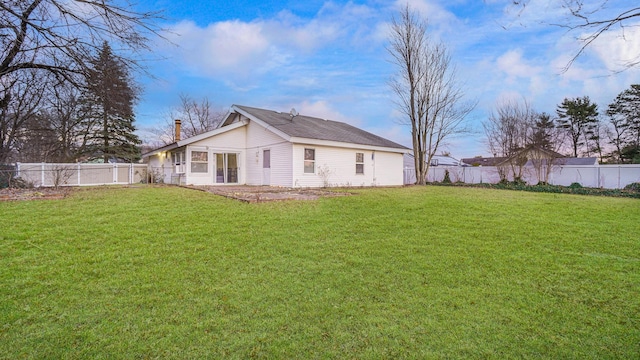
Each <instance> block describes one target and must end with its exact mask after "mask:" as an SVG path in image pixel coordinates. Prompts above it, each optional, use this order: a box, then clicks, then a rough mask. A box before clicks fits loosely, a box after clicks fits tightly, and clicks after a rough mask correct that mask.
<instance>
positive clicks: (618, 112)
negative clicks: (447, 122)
mask: <svg viewBox="0 0 640 360" xmlns="http://www.w3.org/2000/svg"><path fill="white" fill-rule="evenodd" d="M483 127H484V132H485V136H486V142H487V146H488V148H489V150H490V151H491V153H492V154H493V155H494V156H498V157H510V156H513V155H514V154H516V153H518V152H519V151H521V150H522V149H524V148H526V147H528V146H537V147H539V148H542V149H546V150H551V151H554V152H558V153H561V154H564V155H566V156H572V157H579V156H586V157H598V158H599V160H600V161H601V162H606V163H617V164H628V163H635V164H638V163H640V85H631V86H630V88H629V89H627V90H624V91H623V92H621V93H620V94H619V95H618V96H617V97H616V98H615V99H614V100H613V102H612V103H611V104H609V105H608V107H607V109H606V110H605V111H604V112H600V111H599V110H598V106H597V104H595V103H593V102H592V101H591V99H589V97H588V96H584V97H577V98H565V99H564V100H563V101H562V103H560V104H559V105H558V106H557V108H556V110H555V116H554V115H551V114H548V113H544V112H542V113H540V112H537V111H535V110H533V109H532V108H531V106H530V105H529V103H528V102H527V101H526V100H524V101H521V102H518V101H504V102H502V103H500V104H498V106H497V108H496V110H495V112H494V113H493V114H491V115H490V116H489V118H488V119H487V121H485V122H484V123H483Z"/></svg>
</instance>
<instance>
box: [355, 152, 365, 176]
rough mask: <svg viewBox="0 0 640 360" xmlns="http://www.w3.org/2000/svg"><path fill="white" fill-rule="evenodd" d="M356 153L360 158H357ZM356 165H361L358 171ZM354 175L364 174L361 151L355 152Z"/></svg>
mask: <svg viewBox="0 0 640 360" xmlns="http://www.w3.org/2000/svg"><path fill="white" fill-rule="evenodd" d="M358 155H360V159H358ZM358 160H359V161H358ZM358 165H360V166H361V167H360V172H358ZM356 175H364V153H363V152H357V153H356Z"/></svg>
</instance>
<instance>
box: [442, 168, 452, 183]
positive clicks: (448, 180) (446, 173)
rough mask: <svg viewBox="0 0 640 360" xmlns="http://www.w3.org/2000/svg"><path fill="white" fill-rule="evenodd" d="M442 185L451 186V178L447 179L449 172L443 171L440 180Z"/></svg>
mask: <svg viewBox="0 0 640 360" xmlns="http://www.w3.org/2000/svg"><path fill="white" fill-rule="evenodd" d="M442 183H444V184H451V178H450V177H449V170H445V171H444V179H442Z"/></svg>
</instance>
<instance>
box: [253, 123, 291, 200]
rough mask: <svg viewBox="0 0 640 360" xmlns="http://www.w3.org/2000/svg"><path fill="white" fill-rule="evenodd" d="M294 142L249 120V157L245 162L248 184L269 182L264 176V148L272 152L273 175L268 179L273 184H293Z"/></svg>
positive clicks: (289, 185)
mask: <svg viewBox="0 0 640 360" xmlns="http://www.w3.org/2000/svg"><path fill="white" fill-rule="evenodd" d="M291 149H292V144H291V143H290V142H288V141H287V140H285V139H283V138H281V137H280V136H278V135H275V134H274V133H273V132H271V131H269V130H268V129H265V128H264V127H262V126H260V125H259V124H256V123H255V122H249V124H248V125H247V157H246V161H245V164H246V165H247V166H246V171H247V177H246V184H247V185H263V184H265V183H267V181H266V179H264V178H263V177H264V176H263V174H264V172H263V168H262V164H263V154H264V152H263V151H264V150H270V153H271V170H270V172H271V176H270V179H269V181H268V183H270V185H273V186H287V187H291V186H293V182H292V162H293V161H292V157H291V156H292V150H291Z"/></svg>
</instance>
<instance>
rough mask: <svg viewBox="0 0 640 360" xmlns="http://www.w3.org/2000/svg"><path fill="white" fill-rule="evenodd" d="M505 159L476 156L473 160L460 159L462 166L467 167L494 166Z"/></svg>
mask: <svg viewBox="0 0 640 360" xmlns="http://www.w3.org/2000/svg"><path fill="white" fill-rule="evenodd" d="M506 159H507V158H506V157H481V156H476V157H473V158H465V159H462V163H463V164H464V165H469V166H496V165H498V164H501V163H503V162H504V161H505V160H506Z"/></svg>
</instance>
